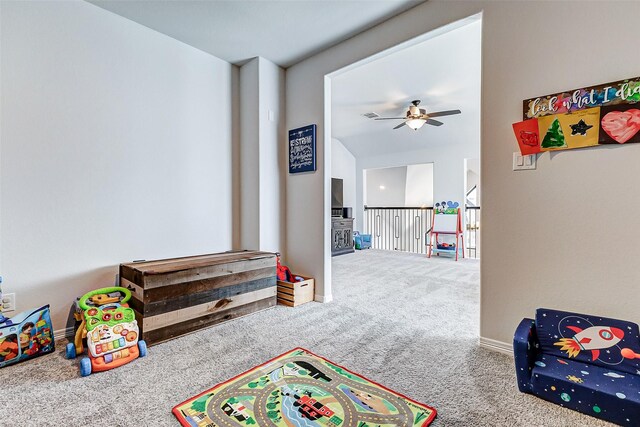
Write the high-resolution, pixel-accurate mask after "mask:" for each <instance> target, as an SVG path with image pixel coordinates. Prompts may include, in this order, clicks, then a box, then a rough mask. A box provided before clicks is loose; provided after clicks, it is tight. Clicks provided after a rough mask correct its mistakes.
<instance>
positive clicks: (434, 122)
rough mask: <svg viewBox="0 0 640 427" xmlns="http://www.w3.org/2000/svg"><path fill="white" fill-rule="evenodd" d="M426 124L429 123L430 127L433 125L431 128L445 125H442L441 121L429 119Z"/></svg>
mask: <svg viewBox="0 0 640 427" xmlns="http://www.w3.org/2000/svg"><path fill="white" fill-rule="evenodd" d="M426 123H427V124H428V125H431V126H442V125H443V124H444V123H442V122H439V121H437V120H433V119H427V122H426Z"/></svg>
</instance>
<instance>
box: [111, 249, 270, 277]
mask: <svg viewBox="0 0 640 427" xmlns="http://www.w3.org/2000/svg"><path fill="white" fill-rule="evenodd" d="M273 257H275V254H273V253H270V252H258V251H244V252H233V253H221V254H210V255H200V256H195V257H184V258H173V259H166V260H158V261H149V262H134V263H128V264H122V265H123V266H125V267H128V268H131V269H134V270H137V271H140V272H142V273H144V274H145V275H153V274H164V273H168V272H172V271H180V270H189V269H192V268H198V267H202V266H206V265H213V264H224V263H230V262H238V261H246V260H254V259H261V258H273Z"/></svg>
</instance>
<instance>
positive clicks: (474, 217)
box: [464, 206, 480, 258]
mask: <svg viewBox="0 0 640 427" xmlns="http://www.w3.org/2000/svg"><path fill="white" fill-rule="evenodd" d="M465 223H466V230H465V235H464V244H465V246H466V247H467V248H466V249H467V252H466V253H465V256H467V257H469V258H480V251H479V249H478V247H479V245H478V241H479V240H480V206H466V207H465Z"/></svg>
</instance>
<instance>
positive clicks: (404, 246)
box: [364, 206, 480, 258]
mask: <svg viewBox="0 0 640 427" xmlns="http://www.w3.org/2000/svg"><path fill="white" fill-rule="evenodd" d="M465 220H466V221H465V222H466V230H465V236H464V237H465V246H466V252H465V256H467V257H469V258H477V257H478V255H479V251H478V247H477V242H478V229H479V227H480V208H479V207H473V208H471V207H467V209H466V212H465ZM432 224H433V208H432V207H424V208H423V207H369V206H365V207H364V233H365V234H371V247H372V248H374V249H382V250H387V251H403V252H412V253H417V254H426V253H427V233H428V231H429V230H430V229H431V225H432Z"/></svg>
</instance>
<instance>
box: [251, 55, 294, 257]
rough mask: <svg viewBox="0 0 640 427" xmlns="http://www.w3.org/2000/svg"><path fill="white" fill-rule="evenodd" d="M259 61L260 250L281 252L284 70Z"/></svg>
mask: <svg viewBox="0 0 640 427" xmlns="http://www.w3.org/2000/svg"><path fill="white" fill-rule="evenodd" d="M258 59H259V66H258V67H259V70H258V71H259V79H260V82H259V96H258V108H259V115H258V118H259V128H260V183H259V189H260V249H261V250H265V251H271V252H278V251H279V252H284V251H285V247H284V244H285V231H286V229H285V215H286V211H285V208H284V203H285V194H286V182H285V176H286V174H287V173H288V163H287V160H288V157H287V151H288V146H287V143H286V141H287V136H288V135H287V133H286V131H285V128H284V100H285V95H284V82H285V71H284V69H282V68H280V67H279V66H277V65H276V64H274V63H273V62H271V61H269V60H268V59H265V58H258ZM243 191H244V187H243Z"/></svg>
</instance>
